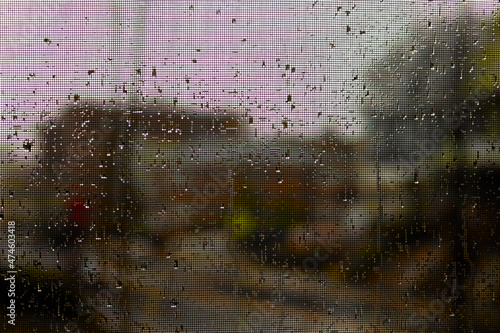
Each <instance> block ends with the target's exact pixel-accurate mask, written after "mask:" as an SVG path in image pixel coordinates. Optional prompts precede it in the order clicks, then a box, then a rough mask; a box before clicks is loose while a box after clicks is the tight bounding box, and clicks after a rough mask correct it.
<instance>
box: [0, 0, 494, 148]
mask: <svg viewBox="0 0 500 333" xmlns="http://www.w3.org/2000/svg"><path fill="white" fill-rule="evenodd" d="M484 3H485V2H478V1H475V2H467V3H465V4H464V3H462V2H451V1H434V2H432V3H429V2H427V1H417V2H416V4H415V2H403V1H396V0H393V1H363V2H353V1H340V2H335V3H333V2H329V1H328V2H321V1H320V2H313V1H288V2H283V1H266V2H255V1H251V2H250V1H246V2H245V1H241V2H234V1H231V2H229V1H228V2H220V1H218V2H206V1H203V2H202V1H190V2H186V1H168V2H156V1H152V2H151V3H150V4H149V5H147V6H145V5H144V4H143V2H139V1H137V2H136V1H128V2H114V1H96V2H89V1H70V2H62V1H60V2H59V1H55V2H53V1H43V2H27V1H24V2H19V1H4V2H2V4H1V6H2V10H1V29H0V30H1V32H0V36H1V40H0V49H1V51H0V52H1V53H0V54H1V70H0V85H1V86H0V88H1V95H0V98H1V103H2V108H3V109H2V111H1V112H2V115H3V114H5V113H6V114H7V117H6V120H5V121H4V122H3V123H2V125H1V126H2V127H1V135H2V141H4V140H6V136H7V135H9V134H10V135H12V133H14V132H15V130H16V129H17V130H18V137H19V140H20V141H19V140H18V144H19V142H22V141H23V140H24V139H26V138H31V139H33V138H34V137H35V131H34V124H35V123H36V122H37V121H39V120H40V116H41V115H43V114H53V113H54V112H57V107H58V105H57V103H59V106H63V105H64V104H65V103H67V102H68V96H73V95H74V94H78V95H80V96H82V97H83V98H90V97H98V98H107V99H109V98H115V99H120V98H122V97H123V94H122V93H121V91H120V90H119V93H118V94H115V93H114V89H115V86H116V84H117V83H118V85H120V86H121V85H122V83H124V82H125V83H126V87H127V90H129V91H130V83H132V82H134V80H137V77H138V76H137V75H135V74H134V72H135V69H136V67H137V64H138V63H139V64H140V67H141V73H142V75H141V79H142V80H143V81H144V83H143V87H142V90H143V93H144V94H145V95H147V96H148V97H147V100H148V101H152V100H153V98H157V99H158V100H159V101H161V100H163V101H166V102H168V101H171V100H173V99H174V98H176V99H178V101H179V103H180V104H182V105H186V106H189V105H193V107H194V108H199V107H200V104H204V105H206V104H207V103H208V104H209V106H210V107H215V106H217V107H221V108H227V109H228V110H240V111H241V110H248V111H249V112H250V114H252V115H253V116H254V119H259V121H257V122H256V124H255V126H256V127H257V128H259V130H262V131H264V132H266V131H268V132H269V133H271V135H272V131H273V130H272V129H271V128H272V124H275V125H276V126H277V127H280V126H281V123H282V121H283V120H284V119H287V120H288V122H289V123H290V122H291V123H293V124H294V128H293V129H290V131H295V134H300V133H305V134H306V135H307V133H321V132H322V131H324V127H325V124H326V123H327V121H328V119H332V121H334V123H335V124H336V125H335V126H337V127H338V128H339V130H341V129H342V130H344V129H345V128H346V127H345V125H346V124H350V125H351V127H350V128H348V129H347V132H349V133H350V132H352V130H356V131H362V128H363V126H364V125H363V122H364V121H365V119H363V118H362V117H361V116H360V115H356V114H355V113H356V110H357V108H358V104H359V97H360V94H361V90H362V88H361V87H360V85H361V83H360V82H362V80H361V78H362V77H363V72H364V71H365V70H366V69H367V68H369V66H370V64H371V63H372V62H373V61H380V59H382V58H383V56H384V55H385V54H387V53H388V51H389V50H390V48H391V45H397V44H398V43H401V42H402V41H404V40H405V38H408V29H407V28H408V27H409V26H410V25H411V24H418V23H416V22H420V21H422V18H426V19H427V18H428V19H429V20H433V21H439V20H445V19H448V20H453V19H456V18H457V17H460V15H462V14H463V13H465V12H468V13H469V14H470V13H471V12H473V13H474V15H470V16H471V17H474V20H476V21H479V20H481V19H483V20H488V19H489V18H491V17H492V13H493V12H494V10H496V8H495V7H485V6H484ZM191 5H192V7H190V6H191ZM120 22H121V23H122V24H121V25H120V24H119V23H120ZM141 22H142V23H141ZM422 22H423V21H422ZM348 30H349V31H348ZM278 59H279V60H278ZM287 65H289V69H287ZM292 68H294V69H295V72H293V73H292ZM153 69H155V70H156V76H153V75H152V73H153ZM356 76H357V77H358V78H359V79H360V80H354V78H355V77H356ZM188 81H189V82H188ZM160 90H161V93H160V92H159V91H160ZM288 95H290V96H291V101H288V102H287V98H288ZM292 104H293V105H295V108H294V109H293V110H291V105H292ZM6 105H7V106H6ZM14 114H15V115H16V116H17V119H13V115H14ZM353 117H355V118H356V119H354V120H353ZM23 118H24V121H23V120H22V119H23ZM356 122H360V123H359V124H358V126H355V123H356ZM328 126H332V125H331V123H330V125H328ZM23 130H25V132H24V133H23ZM3 143H4V144H5V142H3ZM18 144H17V145H18Z"/></svg>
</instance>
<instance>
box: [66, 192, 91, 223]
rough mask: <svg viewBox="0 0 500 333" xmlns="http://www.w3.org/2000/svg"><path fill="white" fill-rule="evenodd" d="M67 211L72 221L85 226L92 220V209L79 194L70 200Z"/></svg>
mask: <svg viewBox="0 0 500 333" xmlns="http://www.w3.org/2000/svg"><path fill="white" fill-rule="evenodd" d="M67 212H68V219H69V222H70V223H73V224H77V225H79V226H85V225H87V224H89V222H90V213H91V209H90V207H89V206H88V205H87V204H86V202H85V201H84V200H83V199H82V198H81V197H79V196H78V197H75V198H72V199H71V200H70V201H69V202H68V207H67Z"/></svg>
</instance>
